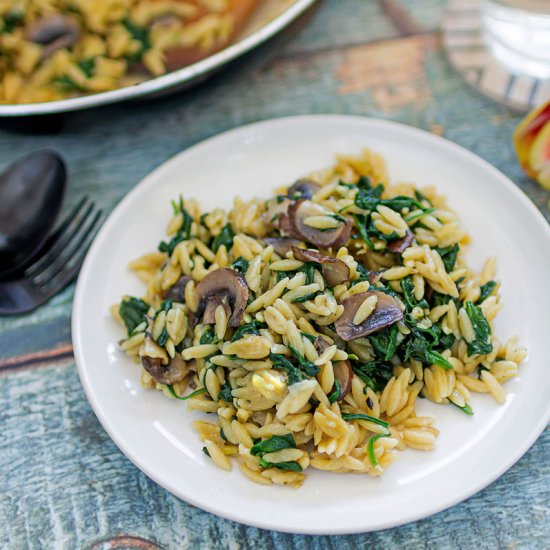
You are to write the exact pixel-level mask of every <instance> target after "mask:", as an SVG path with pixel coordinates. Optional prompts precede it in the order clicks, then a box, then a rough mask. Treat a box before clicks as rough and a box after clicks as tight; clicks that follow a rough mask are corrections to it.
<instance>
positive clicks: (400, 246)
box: [388, 231, 414, 254]
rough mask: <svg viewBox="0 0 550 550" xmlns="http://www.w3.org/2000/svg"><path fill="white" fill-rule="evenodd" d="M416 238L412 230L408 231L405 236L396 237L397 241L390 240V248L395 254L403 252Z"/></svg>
mask: <svg viewBox="0 0 550 550" xmlns="http://www.w3.org/2000/svg"><path fill="white" fill-rule="evenodd" d="M413 239H414V235H413V234H412V232H411V231H407V233H405V236H404V237H402V238H401V239H396V240H395V241H390V242H389V243H388V250H390V251H391V252H394V253H395V254H403V252H405V250H406V249H407V248H409V246H411V244H412V242H413Z"/></svg>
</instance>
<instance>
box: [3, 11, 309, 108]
mask: <svg viewBox="0 0 550 550" xmlns="http://www.w3.org/2000/svg"><path fill="white" fill-rule="evenodd" d="M315 2H317V0H295V3H294V4H292V5H290V6H289V7H288V8H287V9H285V10H284V11H283V12H282V13H281V14H279V15H278V16H277V17H275V18H274V19H272V20H271V21H269V22H268V23H266V24H265V25H263V26H262V27H260V28H259V29H257V30H256V31H254V32H253V33H252V34H250V35H248V36H246V37H244V38H243V39H242V40H239V41H238V42H235V43H233V44H230V45H229V46H227V47H225V48H223V49H222V50H220V51H219V52H216V53H214V54H212V55H209V56H208V57H206V58H205V59H202V60H201V61H197V62H196V63H193V64H191V65H188V66H186V67H182V68H181V69H177V70H175V71H170V72H168V73H166V74H164V75H161V76H157V77H154V78H150V79H148V80H145V81H143V82H139V83H138V84H134V85H131V86H124V87H122V88H117V89H115V90H109V91H107V92H99V93H95V94H89V95H85V96H79V97H72V98H68V99H59V100H56V101H45V102H37V103H21V104H17V103H15V104H9V105H0V117H7V118H11V117H27V116H35V115H53V114H57V113H69V112H73V111H80V110H83V109H90V108H94V107H100V106H102V105H108V104H113V103H120V102H122V101H127V100H129V99H139V98H140V97H147V96H149V95H152V94H154V93H159V92H162V91H164V90H168V91H169V90H170V89H171V88H173V87H176V86H177V85H179V84H181V85H183V84H185V83H187V82H192V81H194V80H196V79H198V78H201V77H204V76H207V75H208V74H209V73H210V72H212V71H214V70H215V69H217V68H218V67H223V66H224V65H226V64H227V63H229V62H231V61H233V60H235V59H237V58H238V57H241V56H242V55H244V54H246V53H248V52H249V51H251V50H253V49H254V48H255V47H257V46H260V45H261V44H263V43H264V42H266V41H267V40H269V39H270V38H272V37H273V36H275V35H276V34H278V33H279V32H280V31H282V30H283V29H284V28H286V27H287V26H288V25H290V24H291V23H292V22H293V21H294V20H295V19H297V18H298V17H299V16H300V15H302V14H303V13H304V12H306V11H307V9H308V8H310V7H311V6H313V4H314V3H315Z"/></svg>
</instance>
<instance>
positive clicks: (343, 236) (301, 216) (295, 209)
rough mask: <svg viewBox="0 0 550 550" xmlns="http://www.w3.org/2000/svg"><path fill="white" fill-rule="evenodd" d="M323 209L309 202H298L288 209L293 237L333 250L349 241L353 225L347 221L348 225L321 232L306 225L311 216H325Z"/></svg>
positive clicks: (341, 224)
mask: <svg viewBox="0 0 550 550" xmlns="http://www.w3.org/2000/svg"><path fill="white" fill-rule="evenodd" d="M324 213H325V212H324V210H323V208H322V207H321V206H320V205H318V204H316V203H314V202H311V201H308V200H298V201H296V202H294V203H292V204H291V205H290V206H289V207H288V218H289V221H290V227H291V229H292V236H293V237H295V238H299V239H303V240H304V241H306V242H309V243H311V244H313V245H315V246H317V247H319V248H331V247H335V246H340V245H342V244H344V243H346V242H347V241H348V240H349V236H350V233H351V228H352V223H351V221H350V220H349V219H346V223H340V225H339V226H338V227H336V228H334V229H328V230H321V229H316V228H314V227H310V226H309V225H306V224H305V223H304V220H305V219H306V218H307V217H309V216H319V215H323V214H324Z"/></svg>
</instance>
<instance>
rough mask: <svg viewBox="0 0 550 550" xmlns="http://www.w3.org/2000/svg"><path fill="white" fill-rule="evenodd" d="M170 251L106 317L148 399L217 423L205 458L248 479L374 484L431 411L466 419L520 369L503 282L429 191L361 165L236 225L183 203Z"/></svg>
mask: <svg viewBox="0 0 550 550" xmlns="http://www.w3.org/2000/svg"><path fill="white" fill-rule="evenodd" d="M173 211H174V212H173V218H172V219H171V220H170V222H169V223H168V239H167V240H166V241H163V242H161V243H160V244H159V247H158V251H157V252H153V253H149V254H146V255H145V256H143V257H142V258H140V259H138V260H136V261H134V262H133V263H132V268H133V269H134V270H135V271H136V273H137V274H138V275H139V277H140V278H141V279H142V280H143V281H144V282H145V284H146V291H145V295H144V297H143V299H139V298H134V297H125V298H124V299H123V300H122V302H121V303H120V304H119V305H116V306H114V307H113V314H114V315H115V316H116V317H117V318H119V319H120V320H121V321H122V322H123V323H124V324H125V326H126V329H127V337H126V338H125V339H123V340H122V341H121V342H120V345H121V348H122V349H123V350H124V352H125V353H127V354H128V355H130V356H131V357H133V358H134V359H135V360H136V362H138V363H140V364H141V381H142V384H143V385H144V386H145V387H147V388H151V389H157V390H160V391H162V392H163V393H164V394H165V395H166V396H167V397H169V398H177V399H181V400H186V401H187V403H188V406H189V408H190V409H191V410H196V411H200V412H204V413H210V414H211V415H212V419H211V420H208V419H207V418H205V420H200V421H196V422H195V423H194V426H195V428H196V430H197V431H198V434H199V437H200V439H201V440H202V441H203V443H204V449H203V450H204V452H205V453H206V454H207V455H208V456H210V458H211V459H212V461H213V462H214V463H215V464H216V465H217V466H219V467H220V468H222V469H224V470H230V469H231V467H232V462H234V461H235V460H236V461H238V462H239V466H240V469H241V471H242V472H243V473H244V475H245V476H247V477H248V478H249V479H251V480H253V481H256V482H258V483H262V484H264V485H271V484H272V483H277V484H284V485H289V486H292V487H297V486H299V485H300V484H301V483H302V482H303V481H304V479H305V474H304V472H305V470H306V469H307V468H308V467H312V468H317V469H321V470H328V471H333V472H340V473H341V472H352V473H366V474H369V475H372V476H377V475H380V474H381V473H382V472H383V471H384V470H385V468H387V467H388V466H389V465H390V464H391V463H392V462H393V461H394V460H395V458H396V456H397V451H398V450H403V449H405V448H407V447H411V448H413V449H419V450H425V451H427V450H430V449H432V448H433V447H434V445H435V441H436V438H437V435H438V430H437V428H436V427H435V419H434V418H432V417H428V416H422V415H419V414H417V410H416V404H417V400H418V399H420V398H427V399H428V400H430V401H432V402H434V403H438V404H446V405H452V406H454V407H456V410H457V413H458V414H463V413H465V414H467V415H471V414H473V410H472V406H471V392H482V393H486V394H487V395H488V396H492V397H493V398H494V399H495V401H496V402H498V403H501V402H503V401H504V400H505V393H504V390H503V387H502V384H503V383H504V382H506V380H508V379H509V378H512V377H514V376H515V375H516V374H517V371H518V366H519V365H520V363H521V362H522V361H523V359H524V358H525V356H526V351H525V350H524V349H522V348H521V347H520V346H519V345H518V343H517V341H516V339H515V338H512V339H510V340H508V342H506V343H504V344H501V343H500V341H499V340H498V339H497V337H496V336H495V335H494V331H493V322H494V318H495V316H496V314H497V313H498V311H499V309H500V301H499V284H498V282H496V281H495V279H494V275H495V274H494V269H495V267H494V266H495V262H494V260H492V259H490V260H488V261H487V262H486V264H485V267H484V268H483V269H482V270H481V272H480V273H475V272H474V271H472V270H471V269H470V268H469V267H468V266H467V265H466V263H465V260H464V257H463V250H464V247H465V246H466V245H467V243H468V236H467V234H466V232H465V231H464V230H463V229H462V228H461V225H460V221H459V219H458V216H457V214H456V213H455V212H454V211H453V210H451V209H450V208H448V207H447V206H446V204H445V200H444V199H443V198H442V197H441V196H440V195H437V194H436V192H435V190H434V189H433V188H425V189H422V190H419V189H417V188H416V187H415V186H414V185H412V184H393V185H392V184H390V183H389V181H388V178H387V174H386V170H385V166H384V162H383V159H382V158H381V157H380V156H378V155H376V154H373V153H372V152H369V151H365V152H364V154H363V155H362V156H360V157H340V158H339V159H338V162H337V163H336V165H335V166H333V167H332V168H330V169H327V170H324V171H321V172H318V173H315V174H313V175H311V176H309V177H308V178H306V179H301V180H298V181H297V182H295V183H294V184H293V185H291V186H290V187H289V188H286V187H285V188H282V189H280V190H279V192H278V193H277V194H276V195H275V196H274V197H272V198H271V199H269V200H267V201H263V200H258V199H254V200H251V201H248V202H245V201H242V200H240V199H238V198H237V199H235V202H234V206H233V208H232V209H231V210H230V211H228V212H227V211H224V210H221V209H214V210H212V211H210V212H201V210H200V208H199V205H198V204H197V203H196V202H195V201H194V200H192V199H187V200H183V199H181V198H180V200H179V201H178V202H177V203H174V204H173Z"/></svg>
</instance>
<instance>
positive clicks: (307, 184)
mask: <svg viewBox="0 0 550 550" xmlns="http://www.w3.org/2000/svg"><path fill="white" fill-rule="evenodd" d="M319 189H321V186H320V185H319V184H318V183H315V182H314V181H313V180H309V179H300V180H298V181H296V182H294V183H293V184H292V185H291V186H290V187H289V188H288V191H287V195H288V196H289V197H295V196H296V195H300V198H301V199H311V197H313V195H315V193H316V192H317V191H319Z"/></svg>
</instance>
